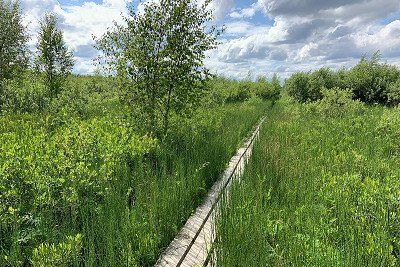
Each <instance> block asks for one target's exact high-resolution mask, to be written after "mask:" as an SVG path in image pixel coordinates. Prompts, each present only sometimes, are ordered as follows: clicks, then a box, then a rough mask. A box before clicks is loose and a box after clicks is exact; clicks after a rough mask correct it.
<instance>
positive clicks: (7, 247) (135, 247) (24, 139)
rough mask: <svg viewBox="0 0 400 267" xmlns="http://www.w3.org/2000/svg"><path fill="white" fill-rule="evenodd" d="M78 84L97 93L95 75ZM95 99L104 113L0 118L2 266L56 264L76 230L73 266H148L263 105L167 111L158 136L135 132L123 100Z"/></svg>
mask: <svg viewBox="0 0 400 267" xmlns="http://www.w3.org/2000/svg"><path fill="white" fill-rule="evenodd" d="M78 81H79V82H80V83H81V84H82V86H83V87H85V86H87V87H88V88H87V90H88V91H90V92H94V91H102V90H103V89H102V86H103V85H102V79H101V78H96V77H92V78H90V79H89V78H88V77H85V78H79V79H77V81H75V83H77V82H78ZM105 81H108V82H110V83H111V80H108V79H107V80H105ZM85 90H86V89H85ZM105 91H107V89H106V90H105ZM103 93H105V92H103ZM62 94H63V93H61V94H60V95H62ZM102 97H105V95H103V96H99V101H103V100H101V98H102ZM94 98H97V96H94ZM90 101H94V100H93V99H91V100H90ZM95 101H97V100H95ZM101 103H102V108H107V111H106V112H105V114H106V115H104V113H103V111H101V109H99V110H98V111H96V110H94V112H98V113H96V114H97V115H95V114H88V116H85V118H84V119H82V118H80V117H77V116H74V115H72V114H70V113H69V111H67V110H66V109H65V108H64V109H62V110H64V111H60V112H59V113H58V114H53V113H49V114H47V113H46V112H44V113H39V114H15V113H7V114H3V115H2V116H0V191H1V192H2V194H0V214H1V215H0V248H1V249H0V266H23V265H24V264H25V265H27V264H28V263H29V262H31V261H32V262H37V263H38V264H39V263H40V262H41V263H43V260H45V259H47V260H49V261H59V260H60V261H61V263H60V264H64V262H65V260H67V258H68V259H71V257H72V256H71V257H64V258H62V257H61V256H60V255H66V254H69V252H67V251H69V250H68V249H65V246H66V245H65V244H68V242H69V241H68V240H67V241H62V240H65V239H66V237H68V236H73V235H75V234H76V233H80V234H81V235H82V236H81V242H80V244H81V249H80V252H79V257H78V259H77V260H76V261H75V259H73V262H72V263H73V264H74V265H77V266H82V265H89V266H93V265H94V266H97V265H102V264H105V265H108V266H121V265H125V263H126V262H130V264H131V265H133V266H149V265H151V264H153V263H154V262H155V260H156V259H157V257H158V255H159V253H160V252H161V250H162V248H163V247H165V246H166V245H167V244H168V243H169V242H170V241H171V240H172V239H173V237H174V236H175V234H176V233H177V231H178V229H179V228H180V227H181V226H182V225H183V223H184V222H185V221H186V219H187V218H188V217H189V216H190V214H191V212H192V210H193V209H194V208H196V207H197V205H198V204H199V203H200V202H201V201H202V199H203V197H204V195H205V193H206V191H207V190H208V189H209V188H210V186H211V185H212V184H213V182H214V181H215V180H216V179H218V177H219V175H220V173H221V172H222V170H223V169H224V168H225V164H226V161H227V160H228V159H229V158H230V157H231V156H232V155H233V153H234V152H235V150H236V148H237V145H238V144H239V143H240V142H241V140H242V138H243V137H244V136H245V135H246V134H247V133H248V131H249V130H250V129H251V127H252V126H253V124H254V123H255V122H256V121H257V120H258V119H259V118H260V116H261V115H262V114H263V113H264V112H265V110H266V108H267V107H268V106H269V103H266V102H262V101H259V100H258V101H256V100H252V101H247V102H246V103H242V104H234V105H226V106H216V107H214V108H212V109H210V108H204V109H200V110H198V112H196V114H195V115H194V117H193V118H185V119H182V118H181V117H179V116H174V117H173V118H172V119H171V127H172V129H173V130H172V133H171V134H170V135H168V137H167V138H166V139H164V141H163V142H157V141H155V140H154V139H152V138H150V137H148V136H140V135H138V132H137V131H136V126H135V125H132V124H131V121H130V120H129V119H124V116H123V113H124V112H125V110H123V108H122V107H121V106H118V105H117V106H116V105H115V103H113V104H112V105H111V106H112V107H113V108H114V109H115V110H112V109H111V108H108V107H107V105H106V103H108V102H101ZM117 104H118V102H117ZM154 157H155V159H154ZM67 239H68V238H67ZM40 244H43V245H40ZM60 244H64V245H60ZM68 246H69V245H68ZM68 246H67V247H68ZM69 255H75V254H74V253H71V254H69ZM60 257H61V258H60ZM72 258H73V257H72ZM68 264H70V262H68ZM39 265H40V264H39Z"/></svg>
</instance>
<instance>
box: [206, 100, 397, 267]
mask: <svg viewBox="0 0 400 267" xmlns="http://www.w3.org/2000/svg"><path fill="white" fill-rule="evenodd" d="M399 138H400V108H395V109H389V108H383V107H377V106H374V107H368V106H363V105H362V104H360V103H359V102H355V101H348V102H346V101H344V102H343V103H341V102H340V101H333V102H329V101H328V100H327V101H325V100H323V101H320V102H318V103H312V104H302V105H301V104H289V103H283V102H281V103H279V104H278V105H277V106H276V107H275V108H274V109H273V110H272V112H271V113H270V114H269V115H268V117H267V120H266V122H265V124H264V126H263V128H262V130H261V134H260V139H259V141H258V142H257V143H256V145H255V147H254V152H253V155H252V158H251V160H250V163H249V164H248V165H247V166H246V169H245V173H244V176H243V177H242V179H241V181H240V182H238V183H235V184H234V185H233V187H232V191H231V193H230V194H229V197H225V199H224V200H225V205H222V210H221V216H220V217H219V218H218V220H217V227H216V230H217V243H216V259H214V260H216V262H217V265H218V266H400V180H399V178H400V167H399V166H400V157H399V155H400V139H399Z"/></svg>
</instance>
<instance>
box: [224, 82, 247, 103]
mask: <svg viewBox="0 0 400 267" xmlns="http://www.w3.org/2000/svg"><path fill="white" fill-rule="evenodd" d="M251 87H252V84H251V82H249V81H241V82H239V83H238V84H237V85H236V86H235V87H233V88H229V95H228V96H227V98H226V102H227V103H237V102H244V101H246V100H248V99H250V98H251V96H252V93H251V89H252V88H251Z"/></svg>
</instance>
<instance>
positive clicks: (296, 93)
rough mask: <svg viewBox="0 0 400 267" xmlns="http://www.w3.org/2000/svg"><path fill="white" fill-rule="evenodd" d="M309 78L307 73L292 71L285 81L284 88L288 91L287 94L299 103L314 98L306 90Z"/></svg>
mask: <svg viewBox="0 0 400 267" xmlns="http://www.w3.org/2000/svg"><path fill="white" fill-rule="evenodd" d="M309 80H310V77H309V74H308V73H305V72H296V73H294V74H293V75H292V76H291V77H290V78H289V79H287V80H286V81H285V89H286V91H287V92H288V95H289V96H290V97H292V98H293V99H294V100H296V101H298V102H300V103H305V102H307V101H310V100H312V99H314V98H313V96H311V95H310V93H309V91H308V83H309Z"/></svg>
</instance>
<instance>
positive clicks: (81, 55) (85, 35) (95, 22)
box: [22, 0, 127, 73]
mask: <svg viewBox="0 0 400 267" xmlns="http://www.w3.org/2000/svg"><path fill="white" fill-rule="evenodd" d="M126 5H127V1H126V0H103V2H102V3H100V4H98V3H95V2H89V1H88V2H84V3H83V4H82V5H68V6H62V5H60V3H59V2H58V1H56V0H22V7H23V12H24V21H25V23H26V24H27V25H28V29H29V32H30V35H31V40H30V46H31V48H33V47H34V44H35V43H36V41H37V33H38V30H39V20H40V19H41V18H42V17H43V16H44V14H45V13H46V12H54V13H55V14H56V15H57V17H58V19H59V25H60V27H61V28H62V30H63V31H64V38H65V42H66V43H67V45H68V46H69V48H70V49H72V50H73V51H74V52H75V61H76V64H75V68H74V71H75V72H78V73H88V72H91V71H92V69H93V66H92V59H93V58H94V57H95V56H96V55H97V51H96V50H95V49H94V48H93V44H94V41H93V36H96V37H100V36H101V35H103V34H104V33H105V32H106V30H107V28H109V27H111V26H112V25H113V21H116V22H122V14H127V6H126Z"/></svg>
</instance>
